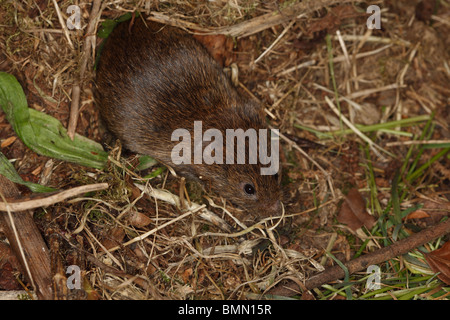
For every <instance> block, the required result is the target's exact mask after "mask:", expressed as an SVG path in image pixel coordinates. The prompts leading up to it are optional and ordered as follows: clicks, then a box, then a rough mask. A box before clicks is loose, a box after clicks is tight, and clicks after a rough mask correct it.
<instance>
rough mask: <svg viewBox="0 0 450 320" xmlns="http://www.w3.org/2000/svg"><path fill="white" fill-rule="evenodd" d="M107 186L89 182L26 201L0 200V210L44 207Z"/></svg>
mask: <svg viewBox="0 0 450 320" xmlns="http://www.w3.org/2000/svg"><path fill="white" fill-rule="evenodd" d="M107 188H108V184H107V183H97V184H89V185H86V186H80V187H75V188H72V189H69V190H65V191H61V192H59V193H57V194H54V195H51V196H49V197H46V198H42V199H35V200H28V201H20V202H15V201H13V200H8V202H0V211H7V210H9V211H11V212H16V211H25V210H30V209H34V208H39V207H46V206H49V205H52V204H55V203H58V202H61V201H64V200H65V199H67V198H70V197H74V196H77V195H79V194H82V193H87V192H92V191H98V190H104V189H107Z"/></svg>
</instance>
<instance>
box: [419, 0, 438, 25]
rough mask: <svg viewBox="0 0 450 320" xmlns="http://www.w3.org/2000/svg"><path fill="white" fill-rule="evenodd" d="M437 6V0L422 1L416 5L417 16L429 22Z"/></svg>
mask: <svg viewBox="0 0 450 320" xmlns="http://www.w3.org/2000/svg"><path fill="white" fill-rule="evenodd" d="M435 8H436V0H423V1H420V2H419V3H418V4H417V6H416V18H417V19H419V20H421V21H424V22H429V21H430V20H431V16H432V15H433V11H434V9H435Z"/></svg>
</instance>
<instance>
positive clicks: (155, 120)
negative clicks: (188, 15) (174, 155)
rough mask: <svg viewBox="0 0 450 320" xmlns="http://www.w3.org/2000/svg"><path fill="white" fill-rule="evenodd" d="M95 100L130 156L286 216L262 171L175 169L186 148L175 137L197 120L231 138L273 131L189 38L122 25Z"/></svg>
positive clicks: (102, 65) (110, 43) (106, 51)
mask: <svg viewBox="0 0 450 320" xmlns="http://www.w3.org/2000/svg"><path fill="white" fill-rule="evenodd" d="M95 99H96V103H97V105H98V106H99V108H100V113H101V116H102V118H103V120H104V121H105V123H106V125H107V127H108V129H109V130H110V131H111V132H112V133H113V134H114V135H115V136H116V137H117V138H119V139H120V140H121V141H122V143H123V145H124V146H125V147H126V148H128V149H129V150H131V151H134V152H137V153H142V154H148V155H150V156H153V157H155V158H156V159H158V160H160V161H162V162H164V163H166V164H168V165H170V166H172V167H174V169H175V170H177V171H178V172H180V173H181V174H184V175H187V176H191V177H195V178H200V179H208V180H209V182H208V185H209V186H211V187H212V188H213V190H215V191H218V192H219V193H220V194H222V195H224V196H225V197H226V198H229V199H230V200H231V201H233V202H235V203H237V204H240V205H242V206H244V207H248V208H249V210H252V209H251V207H253V206H256V207H258V208H259V207H261V209H257V210H266V211H274V212H275V211H278V209H279V201H278V199H279V196H280V191H279V186H278V184H277V181H276V179H275V178H274V177H273V176H269V177H268V176H261V175H260V166H259V165H226V164H223V165H205V164H200V165H191V164H190V165H178V166H177V165H174V164H173V163H172V159H171V151H172V149H173V147H174V146H175V145H176V144H177V143H178V141H171V136H172V133H173V132H174V130H176V129H178V128H183V129H187V130H188V131H189V132H191V133H192V132H193V128H194V121H201V122H202V125H203V131H206V130H207V129H209V128H214V129H218V130H219V131H221V132H222V133H224V136H225V130H226V129H238V128H239V129H242V130H244V131H246V130H247V129H255V130H258V129H262V128H265V123H264V118H263V116H262V114H261V109H260V108H259V107H258V106H257V105H256V104H255V103H254V102H253V101H250V100H248V99H246V98H244V97H242V96H241V95H239V94H238V93H237V91H236V90H235V89H234V88H233V87H232V85H231V84H230V81H229V80H228V78H227V77H226V76H225V74H224V73H223V72H222V68H221V66H219V64H218V63H216V62H215V61H214V60H213V58H212V57H211V56H210V55H209V53H208V52H207V50H206V49H205V48H204V47H203V46H202V45H201V44H200V43H199V42H197V41H196V40H195V39H194V38H193V37H191V36H190V35H189V34H187V33H186V32H184V31H182V30H179V29H177V28H173V27H169V26H164V25H161V24H158V23H154V22H146V23H144V22H143V21H142V20H141V19H140V18H138V19H136V21H135V23H134V24H133V25H132V26H131V27H130V24H129V23H122V24H120V25H118V26H117V27H116V29H115V30H114V31H113V33H112V34H111V35H110V37H109V38H108V40H107V42H106V44H105V46H104V48H103V51H102V53H101V57H100V61H99V64H98V67H97V79H96V90H95ZM249 185H251V186H252V187H253V191H255V192H254V193H252V194H248V193H247V191H248V190H250V189H249V187H248V186H249ZM245 190H247V191H245ZM267 208H272V209H273V210H272V209H267ZM255 210H256V209H255Z"/></svg>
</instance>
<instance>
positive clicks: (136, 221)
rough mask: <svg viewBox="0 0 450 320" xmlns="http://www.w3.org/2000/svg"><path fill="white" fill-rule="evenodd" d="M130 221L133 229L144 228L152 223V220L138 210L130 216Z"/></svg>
mask: <svg viewBox="0 0 450 320" xmlns="http://www.w3.org/2000/svg"><path fill="white" fill-rule="evenodd" d="M128 221H129V222H130V224H131V225H132V226H133V227H136V228H142V227H145V226H146V225H148V224H150V222H152V219H150V218H149V217H148V216H146V215H145V214H143V213H140V212H138V211H136V210H131V211H130V213H129V215H128Z"/></svg>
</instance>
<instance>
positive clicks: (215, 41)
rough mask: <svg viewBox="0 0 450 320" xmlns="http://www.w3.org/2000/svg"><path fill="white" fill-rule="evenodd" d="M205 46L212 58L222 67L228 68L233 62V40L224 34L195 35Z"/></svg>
mask: <svg viewBox="0 0 450 320" xmlns="http://www.w3.org/2000/svg"><path fill="white" fill-rule="evenodd" d="M194 38H195V39H197V41H199V42H200V43H201V44H203V45H204V46H205V48H206V49H207V50H208V52H209V53H210V54H211V55H212V57H213V58H214V59H215V60H216V61H217V62H219V63H220V64H221V65H222V66H228V65H230V64H231V62H232V61H233V39H231V38H230V37H226V36H225V35H223V34H216V35H199V34H196V35H194Z"/></svg>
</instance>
